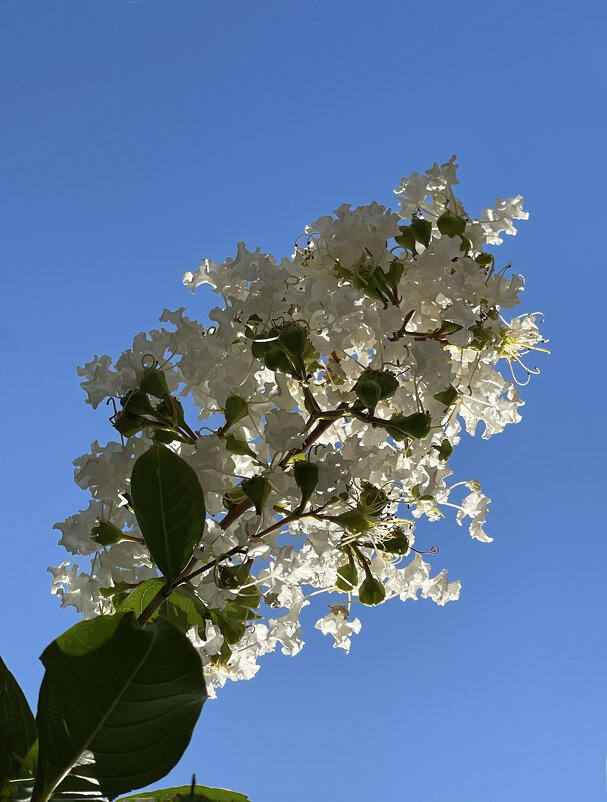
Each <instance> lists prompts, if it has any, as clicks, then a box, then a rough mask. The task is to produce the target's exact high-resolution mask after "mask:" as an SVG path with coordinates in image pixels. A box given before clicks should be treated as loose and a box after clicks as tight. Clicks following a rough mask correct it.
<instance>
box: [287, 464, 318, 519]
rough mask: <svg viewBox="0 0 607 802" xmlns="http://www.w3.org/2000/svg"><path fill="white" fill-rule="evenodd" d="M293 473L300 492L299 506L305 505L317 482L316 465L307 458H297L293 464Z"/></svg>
mask: <svg viewBox="0 0 607 802" xmlns="http://www.w3.org/2000/svg"><path fill="white" fill-rule="evenodd" d="M293 475H294V476H295V481H296V483H297V487H298V488H299V491H300V493H301V507H302V508H303V507H305V506H306V504H307V503H308V501H309V500H310V498H311V496H312V493H313V492H314V491H315V490H316V485H317V484H318V465H315V464H314V463H313V462H308V461H307V460H298V461H296V462H295V465H294V466H293Z"/></svg>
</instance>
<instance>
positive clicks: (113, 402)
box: [105, 396, 118, 420]
mask: <svg viewBox="0 0 607 802" xmlns="http://www.w3.org/2000/svg"><path fill="white" fill-rule="evenodd" d="M108 404H112V406H113V407H114V414H113V415H112V418H115V417H116V415H117V414H118V408H117V407H116V399H115V398H114V397H113V396H110V397H109V398H108V400H107V401H106V402H105V405H106V407H107V406H108ZM110 420H111V418H110Z"/></svg>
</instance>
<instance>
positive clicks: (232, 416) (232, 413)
mask: <svg viewBox="0 0 607 802" xmlns="http://www.w3.org/2000/svg"><path fill="white" fill-rule="evenodd" d="M224 414H225V418H226V428H228V427H230V426H233V425H234V424H235V423H238V421H239V420H242V419H243V418H246V416H247V415H248V414H249V405H248V404H247V402H246V401H245V400H244V398H241V397H240V396H239V395H229V396H228V397H227V399H226V406H225V410H224Z"/></svg>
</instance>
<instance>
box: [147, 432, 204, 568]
mask: <svg viewBox="0 0 607 802" xmlns="http://www.w3.org/2000/svg"><path fill="white" fill-rule="evenodd" d="M131 501H132V504H133V509H134V511H135V516H136V518H137V522H138V524H139V528H140V529H141V534H142V535H143V539H144V540H145V543H146V546H147V547H148V549H149V550H150V554H151V555H152V558H153V560H154V562H155V563H156V565H157V566H158V568H159V569H160V570H161V571H162V573H163V574H164V576H166V577H167V579H170V580H171V581H173V580H175V579H176V578H177V577H178V576H179V574H180V573H181V571H182V570H183V569H184V568H185V567H186V565H187V564H188V562H189V561H190V559H191V557H192V554H193V552H194V549H195V548H196V547H197V546H198V544H199V543H200V541H201V539H202V533H203V529H204V519H205V505H204V495H203V492H202V488H201V487H200V482H199V481H198V477H197V476H196V473H195V471H194V469H193V468H192V467H190V465H188V463H187V462H185V460H183V459H181V457H179V456H177V454H175V453H174V452H173V451H171V450H170V449H168V448H166V447H165V446H163V445H160V444H158V445H154V446H152V447H151V448H150V449H149V450H148V451H146V452H145V453H144V454H142V455H141V456H140V457H139V458H138V459H137V461H136V462H135V465H134V467H133V474H132V477H131Z"/></svg>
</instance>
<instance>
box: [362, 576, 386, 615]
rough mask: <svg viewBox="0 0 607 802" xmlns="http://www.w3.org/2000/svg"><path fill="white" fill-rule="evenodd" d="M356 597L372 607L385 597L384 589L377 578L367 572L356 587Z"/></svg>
mask: <svg viewBox="0 0 607 802" xmlns="http://www.w3.org/2000/svg"><path fill="white" fill-rule="evenodd" d="M358 598H359V599H360V601H361V602H362V603H363V604H366V605H367V606H369V607H374V606H375V605H376V604H381V603H382V602H383V600H384V599H385V598H386V589H385V588H384V586H383V585H382V583H381V582H380V581H379V579H377V578H376V577H374V576H373V575H372V574H367V576H366V578H365V579H364V580H363V583H362V585H361V586H360V588H359V589H358Z"/></svg>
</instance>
